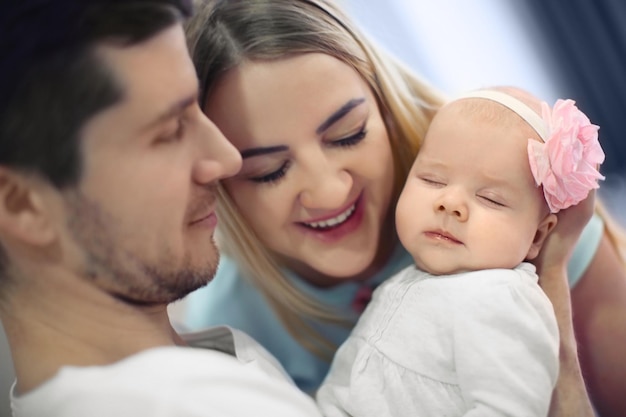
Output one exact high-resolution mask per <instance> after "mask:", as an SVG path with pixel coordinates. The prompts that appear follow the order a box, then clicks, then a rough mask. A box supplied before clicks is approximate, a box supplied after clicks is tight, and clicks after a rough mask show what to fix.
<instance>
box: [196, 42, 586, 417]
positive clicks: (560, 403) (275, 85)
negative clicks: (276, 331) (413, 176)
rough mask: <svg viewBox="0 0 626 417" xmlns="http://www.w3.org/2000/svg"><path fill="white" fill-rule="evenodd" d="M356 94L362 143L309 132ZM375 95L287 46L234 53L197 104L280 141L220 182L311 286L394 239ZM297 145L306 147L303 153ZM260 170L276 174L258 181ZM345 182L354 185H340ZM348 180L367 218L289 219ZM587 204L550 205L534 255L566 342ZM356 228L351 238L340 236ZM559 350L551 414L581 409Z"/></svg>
mask: <svg viewBox="0 0 626 417" xmlns="http://www.w3.org/2000/svg"><path fill="white" fill-rule="evenodd" d="M339 72H341V74H339ZM277 92H278V93H277ZM364 97H365V98H366V100H365V101H364V102H363V104H367V105H368V107H369V109H368V111H367V114H368V115H369V116H367V117H366V119H367V120H368V122H367V132H368V134H367V138H368V139H367V141H369V142H370V143H367V142H366V141H363V142H365V143H360V144H357V145H354V146H350V147H348V149H342V148H340V149H337V150H335V149H334V147H332V146H324V145H325V141H324V140H323V139H325V137H323V136H320V135H319V134H317V133H316V130H317V128H318V127H319V126H320V125H322V124H323V123H324V122H325V121H326V120H328V118H329V117H330V116H332V115H333V114H335V113H336V112H337V111H338V110H340V109H342V107H343V106H345V105H346V104H347V103H352V102H354V100H357V101H360V100H361V99H362V98H364ZM375 103H376V102H375V100H373V99H371V96H370V95H369V89H368V87H367V85H366V84H365V83H363V80H362V79H361V78H360V76H359V75H358V74H357V73H356V72H354V71H353V70H352V69H351V68H350V67H348V66H347V65H345V64H343V63H342V62H339V61H338V60H336V59H335V58H332V57H329V56H326V55H323V54H304V55H295V56H290V57H288V58H285V59H280V60H275V61H271V62H262V61H243V62H242V63H241V64H240V65H238V66H237V67H235V68H233V69H231V70H229V71H228V72H226V73H225V75H224V76H223V77H222V78H221V79H220V80H219V82H218V83H217V86H216V88H215V89H214V90H212V91H211V93H210V94H209V96H208V98H207V101H206V102H205V103H203V104H204V110H205V113H206V114H207V115H208V116H209V118H210V119H211V120H213V121H214V122H215V123H216V125H217V126H218V128H220V130H222V131H223V132H224V133H225V135H226V137H228V138H229V140H231V141H232V142H233V144H234V145H235V146H236V147H237V148H238V149H239V150H240V151H246V150H248V149H255V148H263V149H265V150H275V149H279V150H281V149H282V150H283V151H282V155H280V152H271V153H272V154H275V155H274V156H269V155H268V154H266V155H264V156H263V157H262V159H260V161H261V162H254V165H253V160H255V159H257V158H261V156H260V155H258V154H256V155H257V156H250V155H251V154H254V153H255V152H249V153H248V155H249V156H246V157H245V158H244V163H243V168H242V171H241V175H239V176H237V177H236V178H233V179H232V180H230V181H226V182H225V186H226V188H227V190H228V191H229V194H230V196H231V198H232V199H233V200H234V202H235V204H236V205H237V208H238V209H239V210H240V211H241V213H242V215H243V217H245V218H246V220H247V222H248V223H249V224H250V225H251V227H252V228H253V229H254V231H255V232H256V234H257V236H259V238H260V239H262V240H263V243H265V244H266V245H267V247H268V248H269V249H271V250H272V251H273V252H274V254H275V255H277V257H278V258H279V259H280V260H281V261H282V262H283V264H284V265H286V266H287V267H289V268H291V269H292V270H294V271H295V272H296V273H297V274H298V275H300V276H301V277H303V279H305V280H307V281H308V282H310V283H312V284H314V285H318V286H323V287H329V286H333V285H338V284H340V283H342V282H346V281H350V280H363V279H367V278H369V277H371V276H372V275H373V274H374V273H375V272H376V271H378V270H379V269H380V268H381V267H382V266H383V265H384V263H385V261H386V260H387V259H388V258H389V254H390V252H391V250H393V248H394V246H395V245H396V244H397V238H396V237H395V236H394V235H395V227H394V225H393V224H394V223H393V208H392V207H391V202H390V201H388V200H390V199H391V189H392V187H393V181H392V177H393V175H392V169H391V168H390V167H392V166H393V160H392V159H391V156H390V154H389V151H388V147H389V145H388V144H383V143H382V139H383V138H385V140H386V138H387V133H386V131H384V125H382V124H381V120H380V115H379V111H378V110H379V109H377V108H376V107H375V106H376V104H375ZM361 105H362V104H361ZM353 111H354V110H352V111H350V112H348V113H349V115H348V116H345V118H346V120H352V121H351V122H350V121H349V122H347V126H343V122H342V121H340V122H338V123H337V126H336V128H337V129H338V130H339V131H338V132H337V134H336V135H333V136H334V137H331V138H330V139H331V141H332V140H339V139H342V138H346V137H350V136H351V135H354V134H355V133H357V132H359V129H360V127H361V126H362V125H363V119H362V118H361V119H360V120H359V117H358V116H356V121H354V119H351V118H352V117H353V116H352V114H351V113H352V112H353ZM361 117H363V116H361ZM343 119H344V118H341V119H340V120H343ZM333 125H334V124H333ZM332 129H335V126H333V127H332ZM381 129H382V130H381ZM373 144H378V145H377V146H376V148H375V149H376V150H375V151H373V152H366V153H364V154H361V149H360V148H361V147H364V148H367V147H369V146H370V145H373ZM274 147H278V148H274ZM285 148H288V149H289V150H288V151H287V150H284V149H285ZM307 149H310V150H312V151H307V152H306V153H305V152H303V151H304V150H307ZM353 154H354V158H353V157H352V155H353ZM266 157H267V159H266ZM316 164H317V165H318V166H316ZM248 166H249V168H248ZM281 168H283V169H284V168H286V169H284V171H285V172H284V174H285V175H284V176H282V174H279V173H281V172H282V170H281ZM248 170H251V171H248ZM245 172H248V177H246V176H244V173H245ZM372 172H375V173H376V172H378V173H377V174H376V175H372V174H371V173H372ZM346 173H347V174H348V175H346ZM267 176H269V178H277V179H278V181H277V182H276V183H272V182H270V183H259V182H258V179H259V178H263V177H267ZM350 177H353V179H349V178H350ZM250 178H256V179H257V181H255V180H251V179H250ZM349 181H351V182H352V184H354V185H352V186H350V187H349V186H348V185H349V184H350V182H349ZM311 187H313V191H310V190H309V188H311ZM327 187H328V188H327ZM351 187H355V188H356V189H357V191H356V194H363V195H366V196H368V197H369V198H367V199H366V201H367V202H368V203H369V206H368V207H367V209H366V210H365V209H364V212H366V213H367V214H366V216H365V218H366V219H367V221H363V222H362V223H361V224H360V225H359V227H358V228H354V229H352V228H349V229H348V228H347V229H348V230H350V231H349V234H346V235H344V233H343V232H342V230H341V227H339V231H340V232H341V233H339V239H336V237H333V236H332V235H333V233H332V231H331V233H329V235H331V236H330V238H329V239H324V238H322V237H323V236H324V234H323V233H318V234H317V235H316V233H304V231H303V230H302V229H303V226H302V225H301V224H298V223H299V222H303V221H305V222H311V221H319V220H326V219H328V218H332V217H333V216H337V214H341V213H342V212H343V210H345V209H346V208H347V207H349V206H350V204H352V201H353V200H351V198H350V196H352V195H354V194H352V193H354V191H347V190H348V189H350V188H351ZM386 193H389V194H388V196H387V194H386ZM302 197H305V198H304V199H303V198H302ZM312 197H313V198H312ZM372 203H374V204H372ZM307 205H311V206H312V207H310V208H309V207H308V206H307ZM592 207H593V195H592V196H591V197H590V198H589V199H588V200H587V201H586V203H585V204H580V205H579V207H575V208H571V209H568V210H566V211H564V212H562V213H560V214H559V222H558V225H557V226H556V227H555V230H554V232H553V233H551V234H550V236H549V238H548V239H547V240H546V242H545V244H544V248H543V250H542V252H541V253H540V254H539V256H538V258H537V261H536V262H537V264H538V266H539V268H538V271H539V272H540V279H541V283H542V286H543V285H544V284H545V286H544V288H546V287H547V288H546V293H548V295H549V296H550V298H551V299H552V300H553V301H554V302H555V303H556V304H561V303H565V304H567V306H566V307H564V308H562V309H560V310H559V311H558V312H557V317H558V319H559V326H560V328H559V330H560V332H561V335H562V339H563V340H567V341H573V340H574V338H573V334H572V332H571V331H569V330H570V327H571V326H570V323H571V313H570V312H569V300H568V299H566V300H564V299H563V297H564V296H565V297H569V290H568V288H567V281H566V280H565V277H566V273H565V267H566V262H567V259H568V257H569V254H570V253H571V250H572V248H573V246H574V244H575V242H576V240H577V237H578V235H579V233H580V230H581V227H582V225H583V224H585V223H586V220H587V219H589V217H590V216H591V211H592ZM313 210H314V211H313ZM309 211H312V213H311V214H309ZM320 215H321V216H322V217H321V218H320ZM266 222H267V223H266ZM266 224H268V225H271V227H268V226H265V225H266ZM348 224H349V221H348ZM381 230H382V231H381ZM277 231H278V232H277ZM357 233H358V234H359V236H360V237H359V238H358V239H351V238H350V235H353V234H357ZM564 294H565V295H564ZM561 354H562V359H561V372H560V374H559V383H558V385H557V395H555V397H554V398H553V404H552V410H551V415H553V416H575V415H579V416H591V415H592V412H591V409H590V408H589V403H588V400H587V396H586V395H585V393H584V383H583V382H582V378H581V375H580V372H579V367H578V363H577V356H576V346H575V344H574V343H567V344H564V346H563V348H562V351H561Z"/></svg>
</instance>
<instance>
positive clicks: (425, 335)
mask: <svg viewBox="0 0 626 417" xmlns="http://www.w3.org/2000/svg"><path fill="white" fill-rule="evenodd" d="M537 279H538V278H537V275H536V274H535V267H534V266H533V265H531V264H528V263H523V264H521V265H520V266H518V267H517V268H515V269H514V270H508V269H492V270H485V271H476V272H468V273H463V274H456V275H445V276H433V275H430V274H427V273H425V272H422V271H419V270H417V269H416V268H415V267H414V266H411V267H408V268H406V269H405V270H403V271H402V272H400V273H399V274H397V275H395V276H394V277H392V278H390V279H389V280H388V281H386V282H385V283H384V284H382V285H381V286H380V287H379V288H378V289H377V290H376V291H375V292H374V294H373V298H372V301H371V302H370V304H369V305H368V307H367V309H366V310H365V312H364V313H363V315H362V316H361V318H360V319H359V322H358V323H357V325H356V327H355V328H354V330H353V332H352V334H351V335H350V337H349V338H348V340H347V341H346V342H345V343H344V344H342V345H341V347H340V348H339V350H338V351H337V354H336V355H335V358H334V361H333V363H332V366H331V370H330V373H329V374H328V376H327V377H326V379H325V381H324V383H323V384H322V386H321V388H320V389H319V391H318V393H317V400H318V404H319V405H320V408H321V410H322V413H323V414H324V415H326V416H327V417H335V416H348V415H350V416H354V417H367V416H372V417H380V416H395V417H398V416H447V417H453V416H466V417H469V416H477V417H488V416H520V417H521V416H525V417H528V416H545V415H547V413H548V407H549V405H550V399H551V394H552V390H553V388H554V385H555V384H556V379H557V376H558V366H559V361H558V347H559V337H558V328H557V323H556V318H555V315H554V310H553V308H552V305H551V303H550V301H549V299H548V298H547V297H546V295H545V294H544V293H543V291H542V290H541V288H540V287H539V285H538V284H537Z"/></svg>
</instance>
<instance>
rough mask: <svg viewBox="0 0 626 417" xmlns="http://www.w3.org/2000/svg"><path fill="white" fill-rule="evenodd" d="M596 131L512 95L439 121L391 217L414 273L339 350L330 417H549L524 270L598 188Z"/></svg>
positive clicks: (547, 371) (554, 361) (541, 350)
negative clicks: (561, 220)
mask: <svg viewBox="0 0 626 417" xmlns="http://www.w3.org/2000/svg"><path fill="white" fill-rule="evenodd" d="M540 114H541V115H540ZM597 131H598V126H595V125H592V124H591V123H590V121H589V119H588V118H587V117H586V116H585V115H584V114H583V113H582V112H581V111H580V110H579V109H578V108H577V107H576V106H575V105H574V102H573V101H572V100H558V101H557V102H556V104H555V106H554V107H553V108H550V107H549V106H548V105H547V104H546V103H540V102H539V100H538V99H537V98H535V97H533V96H531V95H530V94H528V93H526V92H523V91H521V90H518V89H514V88H495V89H489V90H479V91H474V92H471V93H468V94H466V95H464V96H462V97H459V98H457V99H455V100H453V101H451V102H450V103H448V104H446V105H445V106H444V107H442V108H441V109H440V110H439V112H438V113H437V115H436V116H435V117H434V119H433V121H432V123H431V126H430V128H429V131H428V133H427V135H426V138H425V140H424V143H423V145H422V147H421V149H420V152H419V155H418V156H417V158H416V159H415V162H414V164H413V167H412V169H411V173H410V174H409V178H408V179H407V181H406V184H405V186H404V189H403V191H402V194H401V196H400V200H399V202H398V205H397V208H396V226H397V231H398V235H399V238H400V241H401V243H402V244H403V246H404V247H405V248H406V249H407V251H409V252H410V253H411V255H412V256H413V259H414V260H415V265H414V266H411V267H408V268H406V269H404V270H403V271H401V272H400V273H398V274H397V275H395V276H393V277H392V278H390V279H389V280H387V281H386V282H385V283H384V284H382V285H381V286H380V287H379V288H378V289H377V290H376V291H375V292H374V295H373V298H372V301H371V302H370V304H369V305H368V307H367V309H366V310H365V312H364V313H363V315H362V316H361V318H360V320H359V322H358V324H357V326H356V327H355V329H354V330H353V331H352V333H351V335H350V337H349V338H348V340H347V341H346V342H345V343H344V344H343V345H342V346H341V347H340V349H339V350H338V352H337V354H336V356H335V359H334V361H333V364H332V367H331V370H330V373H329V375H328V376H327V378H326V380H325V381H324V383H323V385H322V386H321V388H320V389H319V391H318V393H317V400H318V403H319V405H320V407H321V409H322V412H323V413H324V414H325V415H326V416H328V417H334V416H348V415H349V416H354V417H365V416H376V417H380V416H448V417H450V416H470V415H471V416H481V417H484V416H504V415H506V416H545V415H547V413H548V408H549V405H550V398H551V395H552V390H553V388H554V385H555V384H556V379H557V376H558V372H559V369H558V365H559V359H558V348H559V335H558V329H557V323H556V319H555V316H554V311H553V309H552V305H551V303H550V301H549V299H548V298H547V296H546V295H545V294H544V293H543V291H542V290H541V288H540V287H539V285H538V277H537V274H536V272H535V267H534V266H533V265H532V264H530V263H528V262H526V261H528V260H532V259H533V258H535V257H536V256H537V255H538V253H539V251H540V249H541V247H542V244H543V242H544V240H545V239H546V237H547V236H548V234H549V233H550V231H551V230H552V229H553V228H554V226H555V225H556V223H557V216H556V214H555V213H557V212H558V211H559V210H561V209H565V208H567V207H569V206H571V205H574V204H577V203H578V202H580V201H582V200H583V199H585V198H586V197H587V195H588V193H589V191H590V190H591V189H595V188H597V187H598V180H600V179H603V178H604V177H603V176H602V175H601V174H600V173H599V171H598V167H599V164H600V163H602V161H603V160H604V153H603V152H602V149H601V147H600V145H599V142H598V134H597Z"/></svg>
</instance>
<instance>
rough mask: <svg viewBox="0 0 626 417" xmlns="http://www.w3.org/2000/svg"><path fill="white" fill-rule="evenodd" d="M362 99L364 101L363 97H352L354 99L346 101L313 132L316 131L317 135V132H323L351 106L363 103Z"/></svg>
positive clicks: (347, 111)
mask: <svg viewBox="0 0 626 417" xmlns="http://www.w3.org/2000/svg"><path fill="white" fill-rule="evenodd" d="M364 101H365V97H361V98H354V99H352V100H350V101H348V102H347V103H346V104H344V105H343V106H341V108H340V109H339V110H337V111H336V112H334V113H333V114H331V115H330V117H329V118H328V119H326V120H325V121H324V122H323V123H322V124H321V125H319V127H318V128H317V129H316V130H315V133H317V134H318V135H319V134H321V133H323V132H325V131H326V130H327V129H328V128H329V127H331V126H332V125H333V123H335V122H336V121H338V120H339V119H341V118H342V117H344V116H345V115H346V114H348V113H349V112H350V111H351V110H352V109H353V108H355V107H356V106H358V105H359V104H361V103H363V102H364Z"/></svg>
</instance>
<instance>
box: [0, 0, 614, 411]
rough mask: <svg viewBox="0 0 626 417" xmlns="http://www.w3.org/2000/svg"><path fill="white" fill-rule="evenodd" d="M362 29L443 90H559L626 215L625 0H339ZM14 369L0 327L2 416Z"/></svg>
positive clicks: (606, 192) (548, 96)
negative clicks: (576, 113) (596, 132)
mask: <svg viewBox="0 0 626 417" xmlns="http://www.w3.org/2000/svg"><path fill="white" fill-rule="evenodd" d="M338 1H340V2H341V3H342V4H343V6H344V8H345V9H346V10H347V11H348V13H349V14H350V15H351V16H352V17H353V18H354V19H355V20H356V21H357V23H358V24H359V25H360V26H361V27H362V29H363V30H364V31H365V32H366V33H367V34H369V35H370V37H372V38H373V39H375V40H376V41H378V43H380V44H382V46H384V47H385V48H386V49H387V50H389V51H390V52H392V53H393V54H394V55H396V56H398V57H399V58H401V59H402V60H403V61H405V62H406V63H407V64H408V65H409V66H410V67H412V68H413V69H414V70H415V71H416V72H417V73H419V74H421V75H422V77H423V78H425V79H426V80H427V81H429V82H430V83H432V84H433V85H434V86H435V87H437V88H439V89H440V90H441V91H443V92H445V93H448V94H450V95H453V94H456V93H459V92H461V91H466V90H470V89H473V88H478V87H484V86H489V85H495V84H512V85H516V86H519V87H523V88H525V89H527V90H529V91H531V92H533V93H534V94H536V95H538V96H540V97H542V98H543V99H545V100H546V101H548V103H550V104H552V103H554V101H555V100H556V99H557V98H559V97H567V98H572V99H574V100H576V102H577V105H578V106H579V107H580V108H581V110H583V111H584V112H585V113H586V114H587V115H588V116H589V117H590V119H591V120H592V122H594V123H595V124H598V125H600V127H601V129H600V140H601V143H602V145H603V147H604V150H605V153H606V156H607V158H606V162H605V163H604V165H603V167H602V171H603V173H604V174H605V175H606V177H607V180H606V181H605V182H604V183H602V185H601V188H600V192H599V195H600V197H601V198H602V199H603V200H604V201H605V203H606V205H607V207H608V208H609V209H610V210H611V211H612V213H613V214H614V215H615V216H616V217H617V219H618V220H619V221H621V222H622V224H626V210H624V209H625V208H626V140H625V138H624V133H623V131H622V130H623V128H622V126H621V124H620V123H621V122H622V121H623V120H624V117H626V24H624V22H626V1H624V0H595V1H589V0H569V1H568V2H563V1H561V0H521V1H520V0H473V1H471V2H469V1H464V0H437V1H436V2H435V1H432V0H338ZM12 381H13V368H12V366H11V363H10V356H9V355H8V347H7V345H6V339H5V337H4V332H1V331H0V417H8V416H10V409H9V401H8V391H9V388H10V385H11V383H12Z"/></svg>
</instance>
